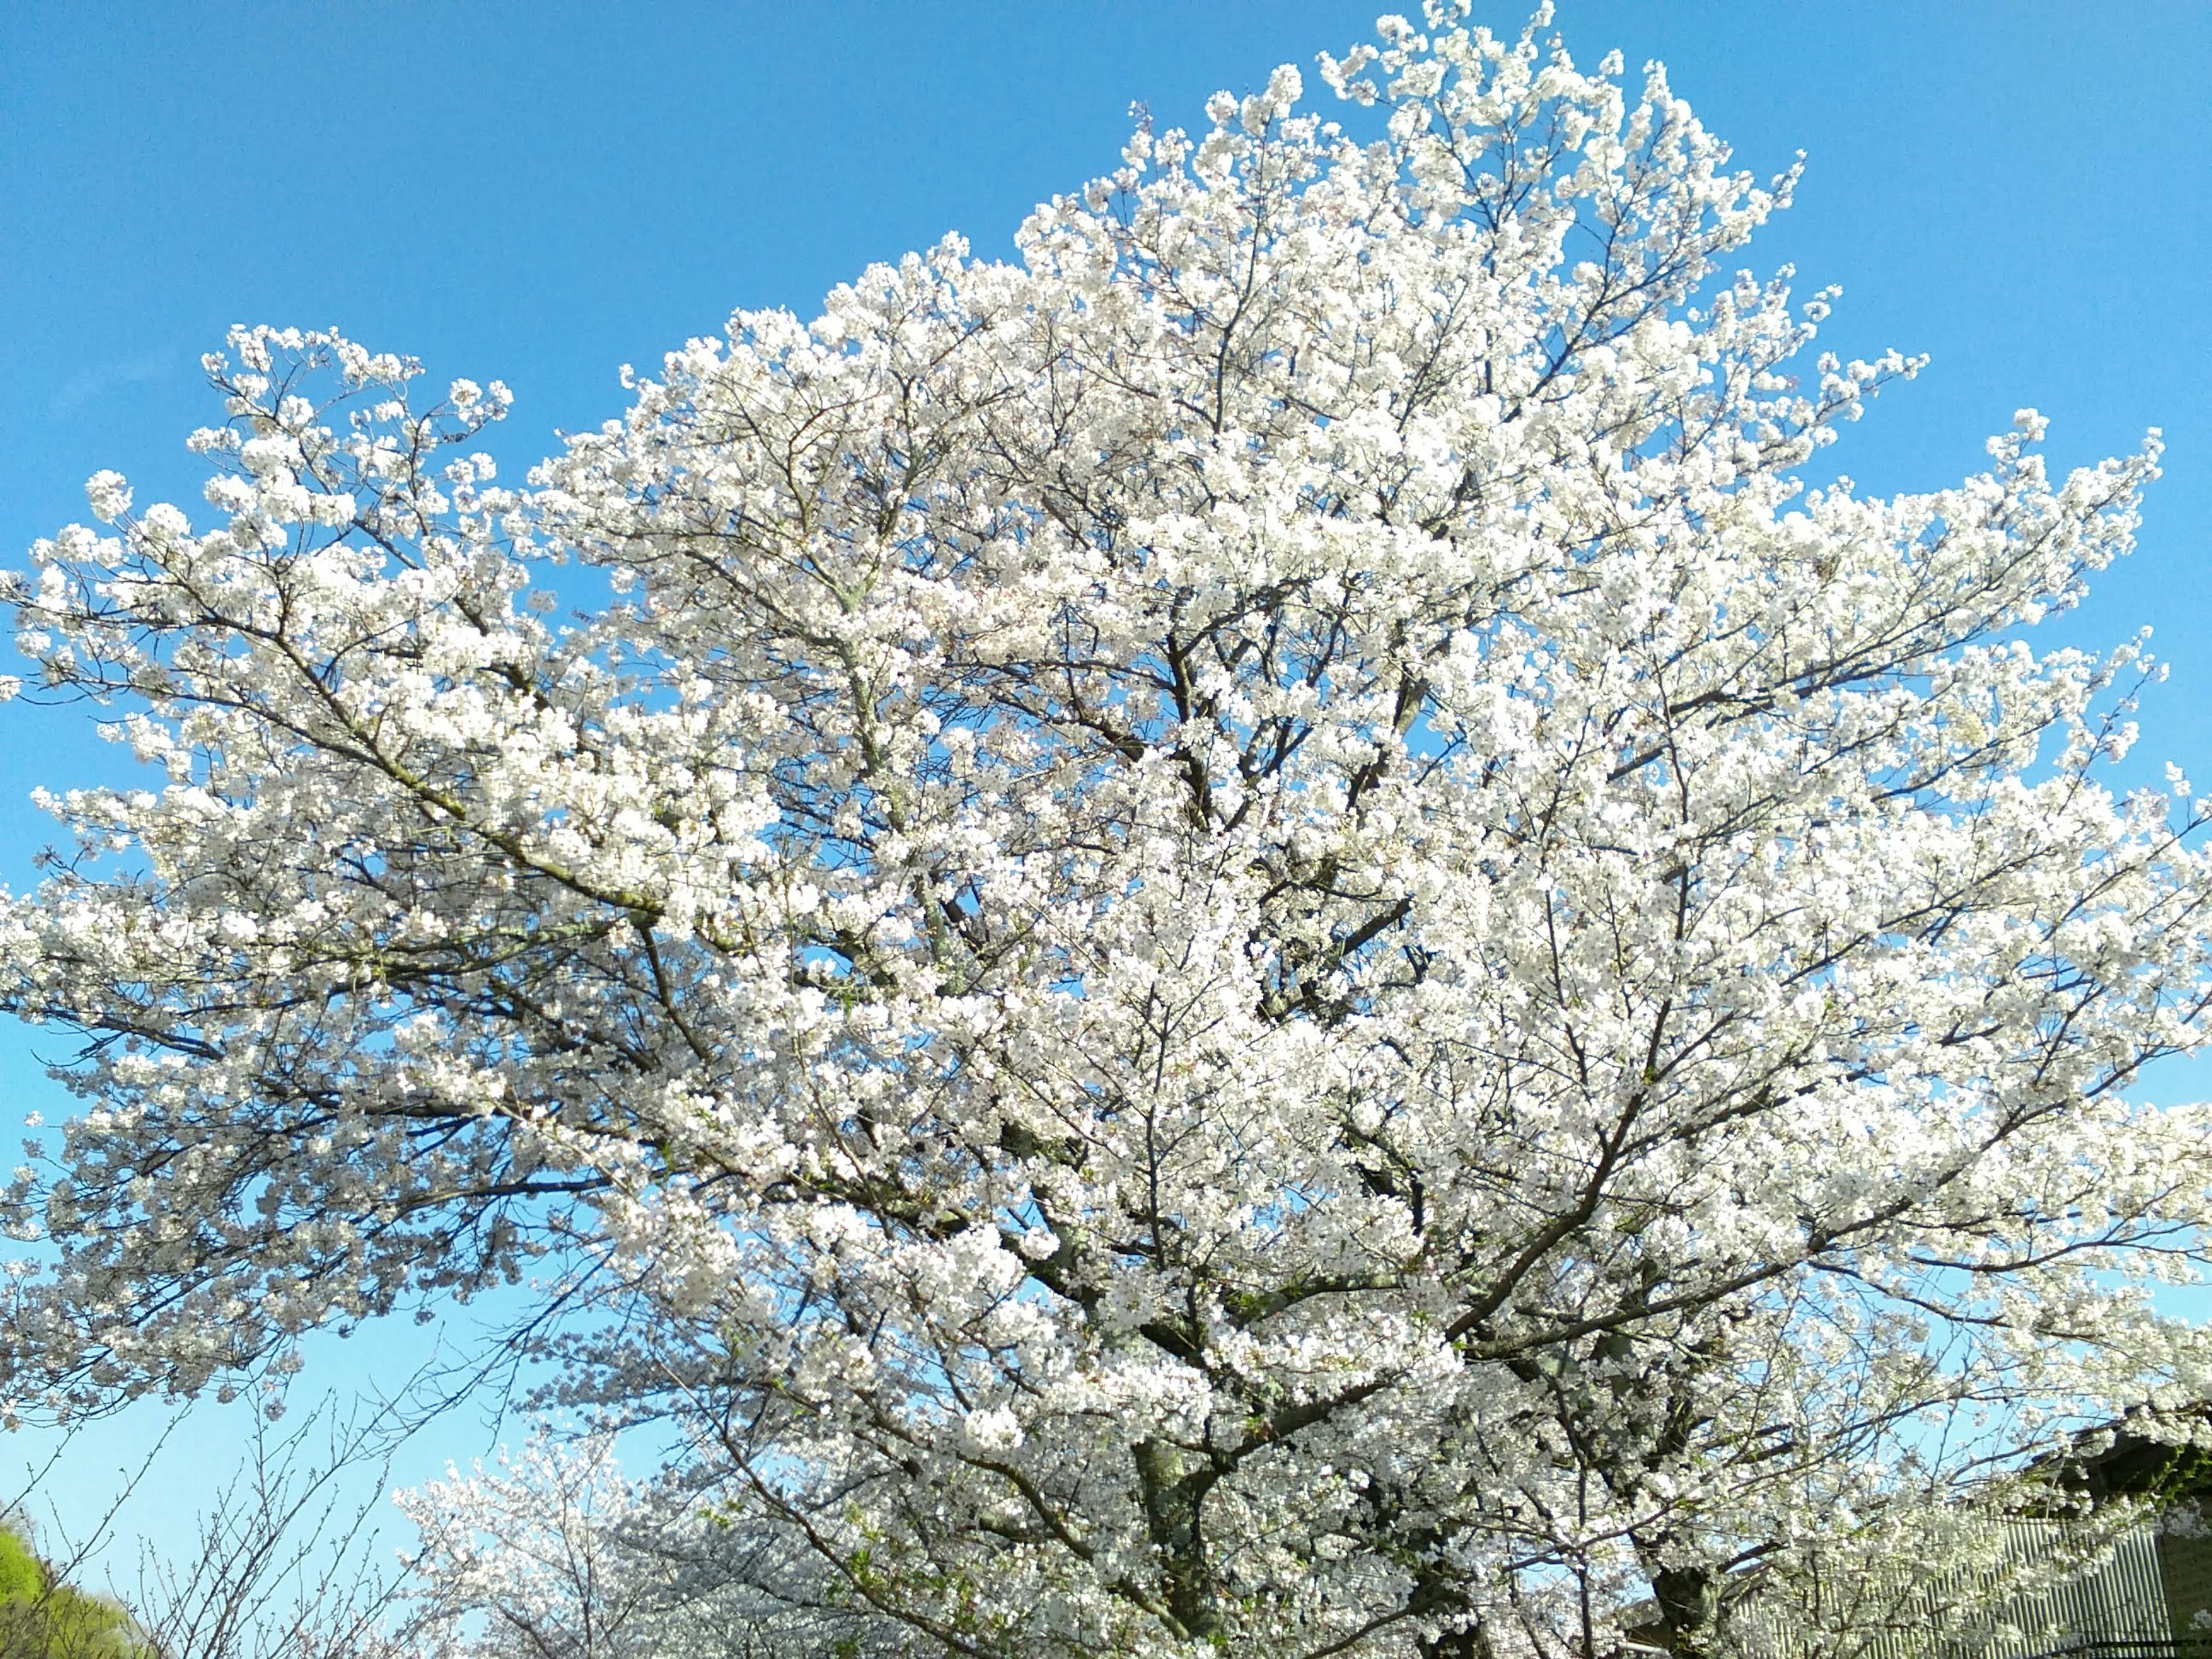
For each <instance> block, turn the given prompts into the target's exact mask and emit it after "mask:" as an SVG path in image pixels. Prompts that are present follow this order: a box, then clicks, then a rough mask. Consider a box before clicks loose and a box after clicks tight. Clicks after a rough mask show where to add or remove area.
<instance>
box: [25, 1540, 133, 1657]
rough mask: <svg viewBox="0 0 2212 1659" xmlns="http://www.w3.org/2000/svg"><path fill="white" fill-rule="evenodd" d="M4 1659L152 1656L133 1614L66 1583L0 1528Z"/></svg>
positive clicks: (28, 1548)
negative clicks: (134, 1621) (132, 1620)
mask: <svg viewBox="0 0 2212 1659" xmlns="http://www.w3.org/2000/svg"><path fill="white" fill-rule="evenodd" d="M0 1659H153V1650H151V1649H150V1648H149V1647H148V1646H147V1645H146V1644H145V1643H144V1642H143V1640H142V1639H141V1638H140V1637H139V1635H138V1632H137V1627H136V1626H134V1625H133V1624H132V1623H131V1615H130V1614H129V1613H125V1611H124V1610H123V1609H122V1608H121V1607H118V1606H117V1605H116V1604H115V1603H114V1602H112V1601H107V1600H106V1599H104V1598H102V1597H100V1596H96V1595H86V1594H85V1593H84V1592H83V1591H82V1590H81V1589H77V1588H76V1586H74V1585H72V1584H68V1583H64V1582H63V1581H62V1580H61V1579H60V1578H59V1577H58V1576H57V1575H56V1574H55V1572H54V1571H53V1569H52V1568H51V1567H49V1566H48V1565H46V1563H45V1562H44V1561H41V1560H40V1559H39V1558H38V1556H37V1555H36V1554H35V1553H33V1551H32V1549H31V1547H30V1545H29V1544H28V1543H27V1542H25V1541H24V1540H23V1539H22V1537H21V1535H20V1534H16V1533H15V1532H13V1531H11V1530H9V1528H5V1527H0Z"/></svg>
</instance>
